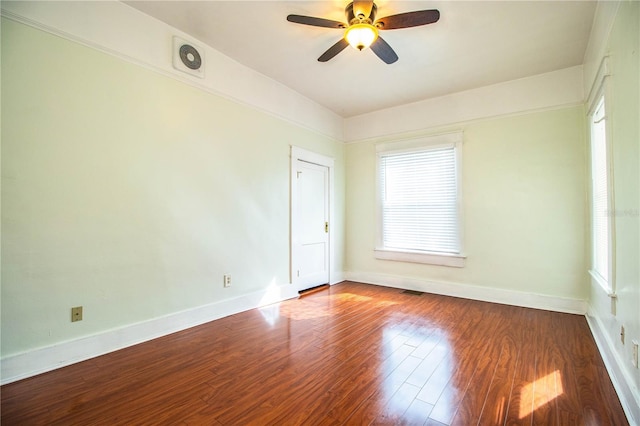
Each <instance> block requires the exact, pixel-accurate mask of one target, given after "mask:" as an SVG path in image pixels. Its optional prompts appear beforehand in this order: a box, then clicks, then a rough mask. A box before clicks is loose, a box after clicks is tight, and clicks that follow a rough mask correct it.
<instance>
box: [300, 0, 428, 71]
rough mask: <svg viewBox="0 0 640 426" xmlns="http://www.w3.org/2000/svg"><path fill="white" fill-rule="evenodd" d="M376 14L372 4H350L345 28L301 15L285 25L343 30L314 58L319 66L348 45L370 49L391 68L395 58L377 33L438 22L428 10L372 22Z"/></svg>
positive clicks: (356, 0)
mask: <svg viewBox="0 0 640 426" xmlns="http://www.w3.org/2000/svg"><path fill="white" fill-rule="evenodd" d="M377 10H378V7H377V6H376V5H375V3H374V2H373V0H354V1H352V2H351V3H349V4H348V5H347V7H346V8H345V10H344V12H345V15H346V16H347V22H348V24H344V23H342V22H338V21H333V20H331V19H324V18H315V17H313V16H303V15H289V16H287V21H289V22H294V23H296V24H304V25H312V26H314V27H324V28H336V29H343V30H346V31H345V33H344V37H342V38H341V39H340V40H338V42H337V43H336V44H334V45H333V46H331V47H330V48H329V49H328V50H327V51H326V52H324V53H323V54H322V55H321V56H320V57H319V58H318V61H320V62H327V61H328V60H329V59H331V58H333V57H334V56H336V55H337V54H338V53H340V52H342V51H343V50H344V49H345V48H346V47H347V46H348V45H351V46H353V47H355V48H356V49H358V50H362V49H365V48H367V47H371V50H373V53H375V54H376V55H378V57H379V58H380V59H382V60H383V61H384V62H385V63H387V64H392V63H394V62H395V61H397V60H398V55H397V54H396V52H394V50H393V49H392V48H391V46H389V44H388V43H387V42H386V41H384V39H383V38H382V37H380V36H379V35H378V30H395V29H399V28H410V27H418V26H420V25H427V24H433V23H434V22H437V21H438V19H440V12H439V11H438V10H437V9H431V10H416V11H414V12H406V13H399V14H397V15H391V16H387V17H384V18H380V19H377V20H376V12H377Z"/></svg>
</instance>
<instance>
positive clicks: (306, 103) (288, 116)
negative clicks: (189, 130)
mask: <svg viewBox="0 0 640 426" xmlns="http://www.w3.org/2000/svg"><path fill="white" fill-rule="evenodd" d="M0 6H1V8H2V9H1V14H2V16H3V17H6V18H8V19H11V20H14V21H16V22H20V23H22V24H25V25H28V26H31V27H34V28H36V29H39V30H41V31H45V32H48V33H50V34H53V35H56V36H58V37H62V38H64V39H67V40H70V41H73V42H76V43H79V44H82V45H84V46H87V47H90V48H92V49H96V50H99V51H102V52H104V53H107V54H109V55H112V56H115V57H117V58H119V59H122V60H124V61H127V62H130V63H133V64H136V65H139V66H142V67H145V68H147V69H149V70H152V71H155V72H158V73H160V74H162V75H164V76H167V77H170V78H173V79H176V80H178V81H181V82H183V83H185V84H189V85H191V86H194V87H197V88H198V89H201V90H203V91H206V92H209V93H212V94H214V95H218V96H221V97H223V98H226V99H229V100H232V101H235V102H238V103H240V104H243V105H245V106H249V107H251V108H255V109H257V110H259V111H262V112H264V113H267V114H269V115H272V116H275V117H277V118H279V119H281V120H284V121H287V122H290V123H292V124H295V125H297V126H300V127H303V128H306V129H308V130H311V131H314V132H316V133H320V134H323V135H325V136H328V137H330V138H332V139H335V140H338V141H342V140H343V134H342V131H343V119H342V117H340V116H338V115H337V114H335V113H334V112H332V111H330V110H328V109H327V108H325V107H323V106H321V105H319V104H317V103H315V102H313V101H312V100H310V99H308V98H306V97H305V96H303V95H301V94H300V93H298V92H296V91H294V90H292V89H290V88H288V87H286V86H284V85H283V84H281V83H279V82H277V81H275V80H273V79H271V78H269V77H267V76H265V75H263V74H260V73H258V72H257V71H255V70H253V69H251V68H249V67H246V66H244V65H242V64H240V63H238V62H236V61H235V60H233V59H231V58H229V57H228V56H226V55H224V54H222V53H221V52H219V51H217V50H215V49H213V48H211V47H209V46H207V45H206V44H204V43H202V42H200V41H196V40H194V38H193V37H191V36H189V35H188V34H186V33H183V32H181V31H179V30H178V29H176V28H173V27H171V26H169V25H167V24H165V23H163V22H161V21H159V20H157V19H155V18H152V17H150V16H148V15H145V14H144V13H142V12H140V11H138V10H137V9H134V8H132V7H130V6H128V5H126V4H124V3H121V2H119V1H83V2H58V1H56V2H47V1H40V2H32V1H3V2H2V3H1V4H0ZM113 22H117V23H118V25H113ZM123 28H126V31H123ZM174 36H179V37H181V38H183V39H186V40H194V43H196V44H199V45H200V46H204V49H205V56H206V63H205V68H206V73H205V74H206V75H205V77H204V78H202V79H201V78H197V77H194V76H190V75H188V74H184V73H182V72H180V71H177V70H175V69H174V68H173V66H172V62H173V60H172V43H173V42H172V40H173V37H174Z"/></svg>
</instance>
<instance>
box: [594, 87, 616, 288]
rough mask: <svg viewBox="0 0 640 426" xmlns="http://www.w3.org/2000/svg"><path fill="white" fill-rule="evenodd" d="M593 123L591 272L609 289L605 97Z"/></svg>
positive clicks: (599, 99) (597, 106) (609, 224)
mask: <svg viewBox="0 0 640 426" xmlns="http://www.w3.org/2000/svg"><path fill="white" fill-rule="evenodd" d="M595 105H596V106H595V108H594V109H593V113H592V114H591V116H590V123H591V191H592V193H591V201H592V206H591V229H592V247H593V259H592V270H591V274H592V275H593V276H594V278H595V279H596V280H597V281H598V282H600V284H601V285H602V286H603V287H604V288H605V289H607V290H611V282H610V281H611V280H610V232H611V218H612V215H611V210H610V202H609V198H610V197H609V178H608V176H609V162H608V153H607V126H606V123H607V119H606V118H607V116H606V114H605V102H604V96H600V97H599V98H598V100H597V102H596V103H595Z"/></svg>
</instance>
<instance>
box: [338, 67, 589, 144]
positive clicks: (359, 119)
mask: <svg viewBox="0 0 640 426" xmlns="http://www.w3.org/2000/svg"><path fill="white" fill-rule="evenodd" d="M582 78H583V72H582V66H581V65H578V66H575V67H571V68H565V69H562V70H557V71H553V72H549V73H546V74H539V75H535V76H532V77H526V78H521V79H518V80H512V81H506V82H503V83H498V84H494V85H491V86H485V87H480V88H477V89H472V90H467V91H464V92H458V93H452V94H450V95H446V96H441V97H438V98H432V99H427V100H423V101H419V102H414V103H411V104H406V105H400V106H396V107H392V108H387V109H384V110H380V111H374V112H371V113H367V114H363V115H358V116H355V117H350V118H347V119H345V126H344V138H345V141H346V142H360V141H366V140H371V139H373V138H380V137H385V136H387V137H388V136H392V135H402V134H406V133H410V132H420V131H424V130H427V129H432V128H437V127H443V126H448V125H459V124H461V123H467V122H472V121H477V120H482V119H491V118H498V117H504V116H510V115H515V114H524V113H531V112H539V111H545V110H551V109H558V108H562V107H570V106H576V105H582V104H583V103H584V88H583V83H582Z"/></svg>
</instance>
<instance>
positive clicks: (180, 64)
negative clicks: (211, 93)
mask: <svg viewBox="0 0 640 426" xmlns="http://www.w3.org/2000/svg"><path fill="white" fill-rule="evenodd" d="M204 64H205V63H204V49H202V48H201V47H199V46H198V45H196V44H193V43H191V42H190V41H187V40H185V39H183V38H180V37H173V67H174V68H175V69H177V70H178V71H182V72H184V73H187V74H191V75H195V76H196V77H199V78H204Z"/></svg>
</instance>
